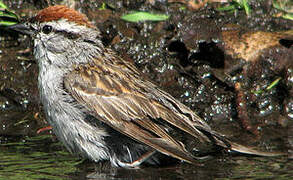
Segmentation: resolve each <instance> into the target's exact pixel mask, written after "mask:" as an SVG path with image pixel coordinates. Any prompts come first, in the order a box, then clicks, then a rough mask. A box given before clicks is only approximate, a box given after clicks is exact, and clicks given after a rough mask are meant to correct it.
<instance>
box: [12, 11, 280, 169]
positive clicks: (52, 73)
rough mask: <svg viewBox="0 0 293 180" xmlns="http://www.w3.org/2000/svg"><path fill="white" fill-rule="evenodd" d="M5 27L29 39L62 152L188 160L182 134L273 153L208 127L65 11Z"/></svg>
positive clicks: (116, 160)
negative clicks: (230, 139) (27, 36)
mask: <svg viewBox="0 0 293 180" xmlns="http://www.w3.org/2000/svg"><path fill="white" fill-rule="evenodd" d="M10 28H11V29H14V30H17V31H20V32H22V33H24V34H29V35H30V36H31V37H32V39H33V41H34V56H35V58H36V60H37V61H38V65H39V69H40V70H39V90H40V95H41V101H42V103H43V105H44V110H45V113H46V117H47V120H48V122H49V123H50V125H51V126H52V127H53V131H54V133H55V134H56V136H57V137H58V138H59V140H60V141H62V142H63V143H64V145H65V146H66V147H67V149H68V150H69V151H70V152H73V153H79V154H80V155H82V156H83V157H85V158H89V159H91V160H93V161H96V162H97V161H100V160H110V161H111V163H112V165H113V166H121V167H136V166H139V165H141V164H142V163H145V164H153V165H154V164H160V162H161V158H168V157H169V158H173V159H178V160H183V161H185V162H189V163H196V161H197V159H198V158H196V157H194V155H193V154H192V153H191V152H189V151H187V148H186V146H185V145H186V140H184V138H185V137H186V138H187V137H189V139H193V141H196V142H197V143H198V144H200V143H203V144H213V145H214V146H217V147H220V148H222V149H227V150H235V151H237V152H242V153H248V154H258V155H276V154H273V153H264V152H258V151H254V150H252V149H250V148H247V147H244V146H241V145H238V144H236V143H232V142H231V141H229V140H227V139H226V138H225V137H223V136H222V135H220V134H218V133H216V132H214V131H213V130H212V129H211V128H210V127H209V126H208V125H207V124H206V123H205V122H204V121H203V120H202V119H201V118H200V117H198V116H197V115H196V114H195V113H194V112H193V111H191V110H190V109H189V108H188V107H186V106H185V105H183V104H182V103H180V102H179V101H178V100H176V99H174V98H173V97H172V96H171V95H170V94H168V93H166V92H164V91H162V90H160V89H159V88H158V87H157V86H156V85H155V84H153V83H152V82H150V81H148V80H147V79H144V78H143V77H142V75H141V73H140V72H139V71H138V70H137V69H136V67H135V66H134V65H133V64H131V63H129V62H128V61H125V60H123V59H122V58H120V57H119V56H117V55H116V54H115V53H113V52H112V51H111V50H109V49H107V48H105V47H104V46H103V44H102V43H101V40H100V39H101V36H100V32H99V30H98V29H96V28H95V27H94V26H93V25H92V24H91V23H90V22H89V21H88V19H87V18H86V17H85V16H84V15H83V14H81V13H79V12H77V11H75V10H73V9H69V8H67V7H65V6H61V5H57V6H51V7H48V8H46V9H43V10H41V11H40V12H39V13H38V14H37V15H36V16H35V17H33V18H32V19H31V20H30V21H28V22H26V23H23V24H18V25H14V26H12V27H10ZM178 134H183V135H184V136H183V138H182V137H181V138H179V136H178ZM190 137H192V138H190Z"/></svg>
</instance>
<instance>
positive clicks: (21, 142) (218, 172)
mask: <svg viewBox="0 0 293 180" xmlns="http://www.w3.org/2000/svg"><path fill="white" fill-rule="evenodd" d="M292 164H293V163H292V160H291V161H290V160H287V158H286V157H282V158H263V157H227V156H225V157H217V158H214V159H211V160H208V161H206V162H204V163H203V164H202V166H192V165H189V164H178V165H176V166H172V167H163V168H162V167H161V168H154V167H146V168H142V169H122V168H112V167H111V165H110V164H109V162H101V163H97V164H95V163H92V162H88V161H84V160H81V159H79V158H77V157H75V156H72V155H71V154H69V153H68V152H67V151H66V150H65V149H64V148H63V146H62V145H61V144H60V143H58V142H53V140H52V136H50V135H44V136H37V137H31V138H25V139H21V138H16V137H13V138H7V137H6V138H4V137H0V179H7V178H9V179H23V178H25V179H99V180H102V179H105V180H106V179H216V178H219V179H221V178H228V177H229V178H235V179H247V178H252V179H255V178H260V179H280V178H281V179H289V178H290V177H292V175H293V174H292V172H291V171H290V169H292V168H293V165H292ZM290 173H291V174H290Z"/></svg>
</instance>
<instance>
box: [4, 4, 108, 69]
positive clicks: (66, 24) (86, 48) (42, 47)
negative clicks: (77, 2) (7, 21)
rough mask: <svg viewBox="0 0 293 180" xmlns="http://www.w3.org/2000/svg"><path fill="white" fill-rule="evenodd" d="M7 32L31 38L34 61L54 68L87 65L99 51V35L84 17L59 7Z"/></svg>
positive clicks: (49, 8)
mask: <svg viewBox="0 0 293 180" xmlns="http://www.w3.org/2000/svg"><path fill="white" fill-rule="evenodd" d="M9 28H10V29H12V30H16V31H18V32H20V33H22V34H26V35H29V36H31V37H32V39H33V41H34V55H35V57H36V59H37V60H39V61H47V62H48V63H50V64H53V65H56V66H58V67H62V66H65V67H66V66H69V65H71V64H75V63H88V61H90V58H94V57H97V56H99V55H100V53H101V51H102V50H103V45H102V43H101V41H100V39H101V38H100V31H99V30H98V29H97V28H95V27H94V26H93V24H91V23H90V22H89V20H88V18H87V17H86V16H85V15H84V14H82V13H79V12H77V11H75V10H74V9H70V8H68V7H66V6H63V5H56V6H50V7H48V8H45V9H43V10H41V11H40V12H39V13H38V14H37V15H36V16H34V17H32V18H30V19H29V20H28V21H26V22H24V23H21V24H16V25H13V26H10V27H9Z"/></svg>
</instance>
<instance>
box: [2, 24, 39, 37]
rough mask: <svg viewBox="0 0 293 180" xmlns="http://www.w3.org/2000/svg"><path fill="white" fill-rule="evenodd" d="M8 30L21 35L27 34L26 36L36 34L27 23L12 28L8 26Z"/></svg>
mask: <svg viewBox="0 0 293 180" xmlns="http://www.w3.org/2000/svg"><path fill="white" fill-rule="evenodd" d="M7 29H8V30H12V31H17V32H19V33H21V34H25V35H29V36H31V35H33V34H34V32H35V31H34V29H33V28H31V27H30V26H29V25H28V24H26V23H19V24H15V25H12V26H8V27H7Z"/></svg>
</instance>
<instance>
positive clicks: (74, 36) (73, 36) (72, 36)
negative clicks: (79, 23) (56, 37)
mask: <svg viewBox="0 0 293 180" xmlns="http://www.w3.org/2000/svg"><path fill="white" fill-rule="evenodd" d="M55 32H56V33H60V34H63V36H65V37H67V38H68V39H77V38H79V37H80V35H79V34H77V33H74V32H68V31H64V30H61V31H55Z"/></svg>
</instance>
